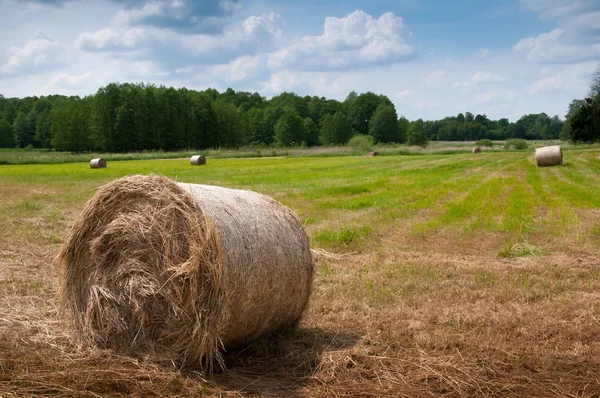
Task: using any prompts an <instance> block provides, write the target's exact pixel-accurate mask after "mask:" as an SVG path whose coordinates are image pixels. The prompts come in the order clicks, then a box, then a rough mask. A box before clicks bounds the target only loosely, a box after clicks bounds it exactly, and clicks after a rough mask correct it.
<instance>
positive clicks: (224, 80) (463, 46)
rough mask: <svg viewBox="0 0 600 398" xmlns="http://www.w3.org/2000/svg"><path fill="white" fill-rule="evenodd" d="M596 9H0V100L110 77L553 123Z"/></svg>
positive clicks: (567, 96)
mask: <svg viewBox="0 0 600 398" xmlns="http://www.w3.org/2000/svg"><path fill="white" fill-rule="evenodd" d="M598 21H600V0H569V1H565V0H488V1H478V0H468V1H454V2H450V1H446V0H423V1H419V0H396V1H392V0H371V1H359V0H345V1H342V0H333V1H314V0H306V1H303V2H294V3H290V2H281V1H274V0H244V1H240V0H205V1H191V0H105V1H94V0H35V1H33V0H30V1H27V0H20V1H15V0H0V94H3V95H4V96H7V97H8V96H17V97H24V96H28V95H47V94H66V95H81V96H84V95H88V94H92V93H94V92H96V91H97V89H98V88H99V87H100V86H102V85H105V84H108V83H110V82H114V81H120V82H125V81H131V82H142V81H143V82H149V83H155V84H163V85H166V86H175V87H183V86H185V87H188V88H191V89H198V90H202V89H205V88H208V87H214V88H216V89H218V90H220V91H223V90H225V89H226V88H227V87H232V88H233V89H235V90H245V91H258V92H260V93H261V94H262V95H264V96H266V97H271V96H273V95H276V94H278V93H280V92H282V91H293V92H296V93H298V94H300V95H306V94H309V95H319V96H325V97H327V98H335V99H338V100H343V99H344V98H345V97H346V95H347V94H348V93H349V92H350V91H352V90H354V91H356V92H358V93H361V92H366V91H373V92H376V93H378V94H385V95H387V96H388V97H389V98H390V99H391V100H392V101H393V102H394V103H395V105H396V109H397V111H398V114H400V115H405V116H406V117H408V118H409V119H411V120H413V119H417V118H423V119H438V118H442V117H444V116H449V115H456V114H457V113H459V112H466V111H470V112H473V113H485V114H487V115H488V117H490V118H494V119H497V118H501V117H508V118H509V119H510V120H516V119H518V118H519V117H520V116H522V115H523V114H527V113H538V112H546V113H548V114H550V115H555V114H558V115H559V116H561V117H563V116H564V114H565V112H566V110H567V107H568V104H569V102H570V101H571V100H572V99H574V98H582V97H584V96H585V95H586V93H587V92H588V87H589V83H590V80H591V76H592V73H593V71H594V70H595V69H596V68H597V67H598V65H599V64H600V22H598Z"/></svg>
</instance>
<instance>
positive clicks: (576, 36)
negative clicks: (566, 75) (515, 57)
mask: <svg viewBox="0 0 600 398" xmlns="http://www.w3.org/2000/svg"><path fill="white" fill-rule="evenodd" d="M520 2H521V5H522V6H523V7H524V8H526V9H529V10H532V11H534V12H536V13H537V14H538V15H539V16H540V18H542V19H547V20H556V24H557V28H556V29H554V30H552V31H550V32H547V33H542V34H540V35H538V36H536V37H527V38H524V39H521V40H519V42H518V43H517V44H516V45H515V46H514V47H513V51H514V52H520V53H523V54H526V57H527V59H528V60H529V61H534V62H540V63H571V62H578V61H585V60H589V59H598V58H600V35H598V33H599V32H600V25H599V24H598V21H599V20H600V2H599V1H598V0H571V1H565V0H520Z"/></svg>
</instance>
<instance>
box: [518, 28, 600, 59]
mask: <svg viewBox="0 0 600 398" xmlns="http://www.w3.org/2000/svg"><path fill="white" fill-rule="evenodd" d="M568 33H569V31H568V30H566V29H562V28H556V29H554V30H552V31H551V32H548V33H542V34H540V35H538V36H537V37H527V38H525V39H521V40H519V42H518V43H517V44H515V46H514V47H513V51H515V52H522V53H526V54H527V59H528V60H530V61H536V62H542V63H552V62H558V63H560V62H570V61H577V60H586V59H594V58H600V42H598V43H594V42H591V43H590V42H587V43H586V42H582V41H579V42H578V41H577V38H576V37H574V36H573V35H568Z"/></svg>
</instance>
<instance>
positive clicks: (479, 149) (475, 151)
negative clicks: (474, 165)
mask: <svg viewBox="0 0 600 398" xmlns="http://www.w3.org/2000/svg"><path fill="white" fill-rule="evenodd" d="M473 153H481V148H479V147H478V146H476V147H475V148H473Z"/></svg>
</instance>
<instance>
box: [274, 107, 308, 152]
mask: <svg viewBox="0 0 600 398" xmlns="http://www.w3.org/2000/svg"><path fill="white" fill-rule="evenodd" d="M304 133H305V132H304V125H303V124H302V118H301V117H300V115H299V114H298V112H297V111H296V109H295V108H293V107H291V106H286V107H285V109H284V110H283V114H282V115H281V117H280V118H279V120H278V121H277V124H275V141H276V142H277V144H278V145H281V146H294V145H298V144H300V143H301V142H302V141H304V140H305V134H304Z"/></svg>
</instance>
